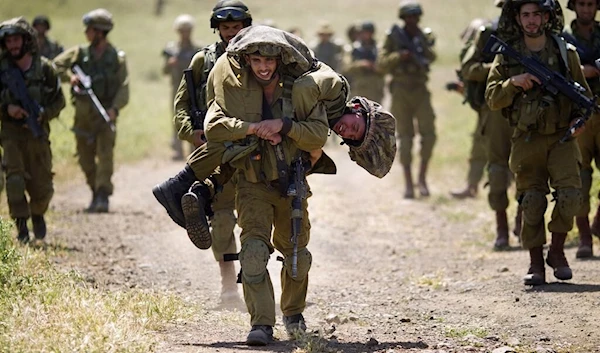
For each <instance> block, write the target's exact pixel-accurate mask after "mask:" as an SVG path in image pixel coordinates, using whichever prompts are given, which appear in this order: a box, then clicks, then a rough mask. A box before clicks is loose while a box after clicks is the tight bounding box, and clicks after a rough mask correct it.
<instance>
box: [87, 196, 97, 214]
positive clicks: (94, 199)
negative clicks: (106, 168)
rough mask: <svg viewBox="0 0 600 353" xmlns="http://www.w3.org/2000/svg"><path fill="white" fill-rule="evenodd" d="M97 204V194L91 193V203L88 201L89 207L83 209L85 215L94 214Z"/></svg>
mask: <svg viewBox="0 0 600 353" xmlns="http://www.w3.org/2000/svg"><path fill="white" fill-rule="evenodd" d="M97 204H98V193H97V192H96V191H92V201H90V205H89V206H88V207H87V208H86V209H85V212H87V213H94V212H96V206H97Z"/></svg>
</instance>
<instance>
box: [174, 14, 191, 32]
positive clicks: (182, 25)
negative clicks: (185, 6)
mask: <svg viewBox="0 0 600 353" xmlns="http://www.w3.org/2000/svg"><path fill="white" fill-rule="evenodd" d="M173 29H174V30H176V31H182V30H183V31H185V30H188V31H191V30H192V29H194V17H192V16H191V15H188V14H182V15H179V16H177V17H176V18H175V21H173Z"/></svg>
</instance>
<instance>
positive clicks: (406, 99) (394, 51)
mask: <svg viewBox="0 0 600 353" xmlns="http://www.w3.org/2000/svg"><path fill="white" fill-rule="evenodd" d="M400 30H403V29H400ZM405 33H406V34H407V35H408V32H405ZM411 40H412V41H413V42H418V43H419V45H420V46H421V48H422V50H423V57H424V58H426V59H427V60H428V61H429V62H433V61H434V60H435V58H436V55H435V52H434V51H433V46H432V45H431V43H430V42H429V40H428V39H427V38H426V36H425V35H424V34H420V35H419V36H417V37H415V38H411ZM407 49H408V47H407V46H406V45H405V44H404V43H401V42H400V41H399V40H398V39H397V38H396V37H395V36H394V33H393V31H391V30H390V31H388V34H387V36H386V39H385V43H384V44H383V49H382V51H381V54H380V55H379V57H378V67H379V68H380V69H381V70H382V71H383V72H385V73H388V74H391V75H392V80H391V82H390V86H389V90H390V93H391V95H392V107H391V113H392V115H394V117H395V118H396V129H397V131H398V138H399V139H400V163H401V164H402V165H404V166H410V165H411V164H412V146H413V138H414V136H415V126H414V124H415V120H416V122H417V125H418V128H419V134H420V135H421V162H422V163H423V164H427V162H428V161H429V159H430V158H431V155H432V153H433V146H434V145H435V141H436V134H435V125H434V120H435V113H434V111H433V107H432V106H431V93H430V92H429V90H428V89H427V80H428V75H429V67H428V66H427V67H423V66H420V65H419V64H418V63H417V62H416V60H415V59H414V58H409V59H407V60H402V59H401V58H400V51H402V50H407Z"/></svg>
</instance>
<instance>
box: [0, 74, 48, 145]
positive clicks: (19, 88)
mask: <svg viewBox="0 0 600 353" xmlns="http://www.w3.org/2000/svg"><path fill="white" fill-rule="evenodd" d="M0 82H2V85H3V86H5V87H6V88H8V90H9V91H10V93H11V94H12V95H13V96H14V97H15V98H17V99H18V100H19V101H20V103H21V104H20V105H21V107H22V108H23V109H25V111H27V117H26V118H25V124H26V125H27V127H28V128H29V130H30V131H31V133H32V134H33V137H35V138H40V137H42V136H45V132H44V130H43V129H42V127H41V126H40V124H39V122H38V120H37V119H38V118H39V117H40V114H42V113H43V111H44V108H43V107H42V106H40V105H39V103H38V102H36V101H35V100H33V99H32V98H31V96H30V95H29V91H28V90H27V85H26V84H25V79H24V78H23V74H22V73H21V70H20V69H18V68H16V67H11V68H8V69H6V70H4V71H2V72H1V73H0Z"/></svg>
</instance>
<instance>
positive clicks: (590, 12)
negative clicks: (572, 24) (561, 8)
mask: <svg viewBox="0 0 600 353" xmlns="http://www.w3.org/2000/svg"><path fill="white" fill-rule="evenodd" d="M598 1H600V0H575V14H576V15H577V20H578V21H579V22H581V23H583V24H585V25H589V24H591V23H592V22H593V21H594V18H595V17H596V10H597V8H598V3H597V2H598Z"/></svg>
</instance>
